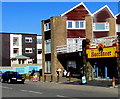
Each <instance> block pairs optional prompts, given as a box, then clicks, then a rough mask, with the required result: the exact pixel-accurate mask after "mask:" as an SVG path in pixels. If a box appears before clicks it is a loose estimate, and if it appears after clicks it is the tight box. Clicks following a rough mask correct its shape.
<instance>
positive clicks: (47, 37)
mask: <svg viewBox="0 0 120 99" xmlns="http://www.w3.org/2000/svg"><path fill="white" fill-rule="evenodd" d="M119 32H120V31H119V14H118V15H116V16H115V15H114V14H113V13H112V11H111V10H110V8H109V7H108V6H107V5H105V6H104V7H102V8H100V9H99V10H98V11H96V12H95V13H93V14H91V12H90V11H89V9H88V8H87V7H86V6H85V5H84V3H80V4H78V5H76V6H75V7H73V8H71V9H70V10H68V11H66V12H65V13H63V14H61V15H60V16H56V17H51V18H50V19H47V20H43V21H42V40H43V41H42V48H43V53H42V65H43V75H44V74H52V75H53V76H56V75H57V73H56V70H57V69H58V68H61V69H65V70H67V71H71V73H72V74H80V73H81V72H82V71H83V70H82V68H83V67H84V65H85V63H84V57H83V55H84V54H83V47H82V46H83V45H82V43H83V40H84V39H89V40H93V39H95V38H101V37H108V36H115V35H117V34H119ZM103 60H104V59H103ZM108 60H109V59H108Z"/></svg>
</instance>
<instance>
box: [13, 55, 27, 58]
mask: <svg viewBox="0 0 120 99" xmlns="http://www.w3.org/2000/svg"><path fill="white" fill-rule="evenodd" d="M14 58H16V59H28V58H29V57H27V56H24V55H18V56H16V57H14Z"/></svg>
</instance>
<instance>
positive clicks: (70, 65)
mask: <svg viewBox="0 0 120 99" xmlns="http://www.w3.org/2000/svg"><path fill="white" fill-rule="evenodd" d="M67 68H68V69H76V61H67Z"/></svg>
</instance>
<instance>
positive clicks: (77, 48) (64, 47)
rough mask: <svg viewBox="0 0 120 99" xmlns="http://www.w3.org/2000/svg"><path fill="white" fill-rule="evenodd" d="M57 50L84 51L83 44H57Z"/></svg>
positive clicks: (67, 51)
mask: <svg viewBox="0 0 120 99" xmlns="http://www.w3.org/2000/svg"><path fill="white" fill-rule="evenodd" d="M56 50H57V53H71V52H77V51H82V45H81V44H72V45H62V46H57V48H56Z"/></svg>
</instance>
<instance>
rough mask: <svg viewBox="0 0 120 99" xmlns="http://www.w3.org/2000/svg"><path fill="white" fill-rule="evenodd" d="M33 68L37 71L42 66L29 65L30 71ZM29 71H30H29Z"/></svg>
mask: <svg viewBox="0 0 120 99" xmlns="http://www.w3.org/2000/svg"><path fill="white" fill-rule="evenodd" d="M32 69H35V71H39V69H40V66H28V70H29V71H32ZM29 71H28V72H29Z"/></svg>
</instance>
